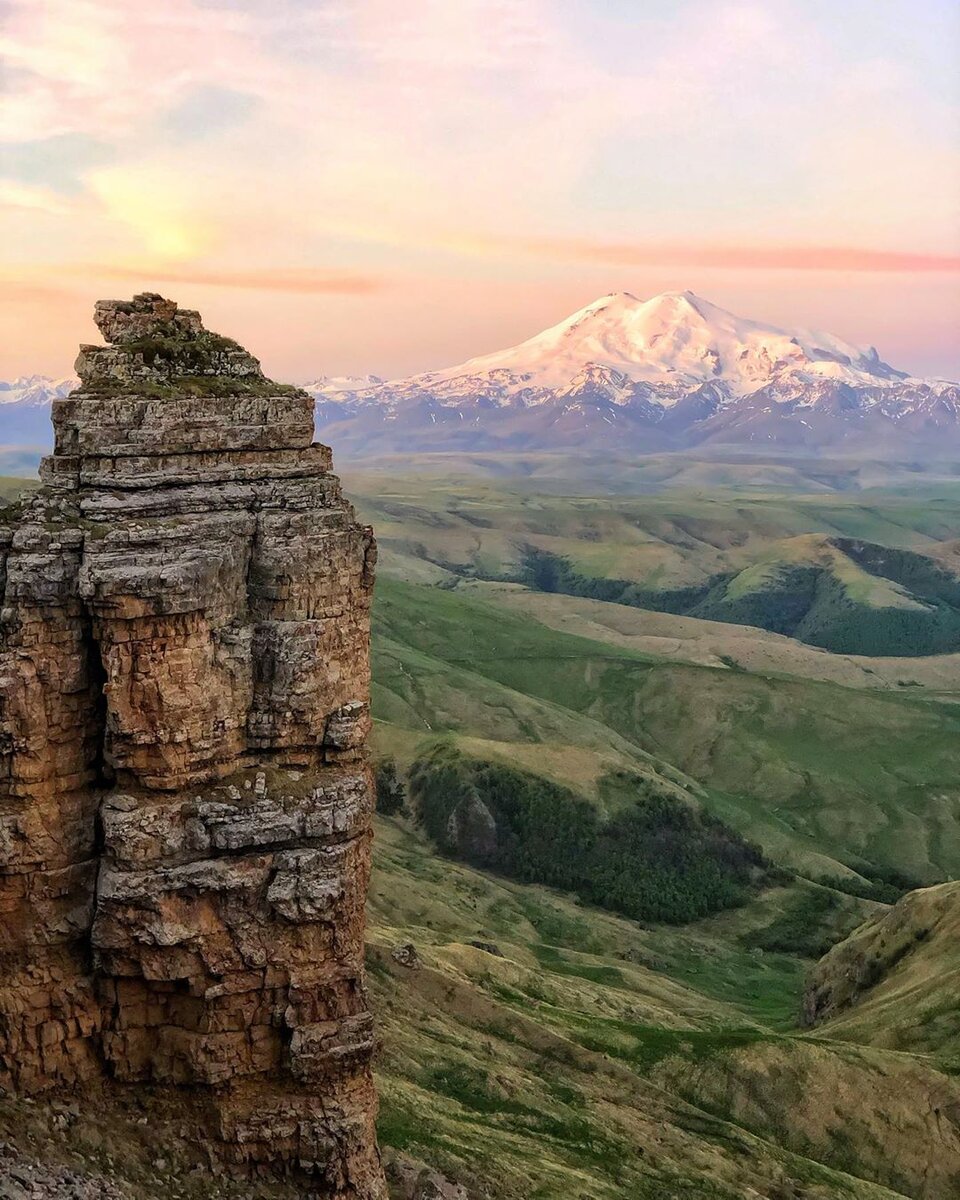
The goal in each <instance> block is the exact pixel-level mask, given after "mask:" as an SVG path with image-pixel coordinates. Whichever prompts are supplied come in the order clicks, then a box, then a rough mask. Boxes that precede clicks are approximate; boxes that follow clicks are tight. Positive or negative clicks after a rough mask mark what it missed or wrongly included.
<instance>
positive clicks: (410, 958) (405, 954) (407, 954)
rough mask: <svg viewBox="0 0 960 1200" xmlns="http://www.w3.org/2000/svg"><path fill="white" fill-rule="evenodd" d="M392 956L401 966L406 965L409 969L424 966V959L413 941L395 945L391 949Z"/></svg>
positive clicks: (414, 969) (418, 968)
mask: <svg viewBox="0 0 960 1200" xmlns="http://www.w3.org/2000/svg"><path fill="white" fill-rule="evenodd" d="M390 957H391V958H392V959H393V961H394V962H398V963H399V964H400V966H401V967H406V968H407V970H409V971H419V970H420V968H421V967H422V966H423V960H422V959H421V957H420V955H419V954H418V953H417V948H416V946H415V945H414V944H413V942H404V943H403V944H402V945H400V946H394V948H393V949H392V950H391V951H390Z"/></svg>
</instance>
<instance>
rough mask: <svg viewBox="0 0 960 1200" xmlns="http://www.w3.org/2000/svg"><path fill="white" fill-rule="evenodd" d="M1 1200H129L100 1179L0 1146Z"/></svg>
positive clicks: (4, 1145) (119, 1190) (6, 1146)
mask: <svg viewBox="0 0 960 1200" xmlns="http://www.w3.org/2000/svg"><path fill="white" fill-rule="evenodd" d="M0 1200H129V1196H128V1193H127V1192H124V1191H122V1190H121V1189H120V1188H118V1187H116V1186H115V1185H114V1183H113V1182H112V1181H111V1180H110V1179H108V1178H107V1177H106V1176H103V1175H94V1174H88V1173H87V1172H83V1171H73V1170H71V1169H70V1168H69V1167H61V1166H55V1165H53V1164H50V1163H43V1162H34V1161H31V1160H30V1159H25V1158H21V1157H20V1155H18V1154H17V1153H16V1152H15V1151H14V1150H13V1149H12V1147H10V1146H8V1145H6V1144H5V1143H3V1142H0Z"/></svg>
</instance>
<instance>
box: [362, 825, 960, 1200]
mask: <svg viewBox="0 0 960 1200" xmlns="http://www.w3.org/2000/svg"><path fill="white" fill-rule="evenodd" d="M376 846H377V851H376V866H375V871H374V877H373V881H372V885H371V893H370V929H369V950H368V982H369V986H370V989H371V993H372V1002H373V1006H374V1011H375V1012H376V1014H377V1020H378V1025H379V1028H380V1032H381V1036H382V1038H383V1042H384V1050H383V1053H382V1055H381V1058H380V1060H379V1064H378V1073H377V1077H378V1086H379V1089H380V1094H381V1118H380V1125H379V1128H380V1136H381V1143H382V1145H383V1146H384V1149H385V1152H386V1154H387V1156H388V1158H392V1157H393V1156H394V1155H396V1154H403V1155H406V1156H409V1157H411V1158H413V1159H414V1160H416V1161H425V1162H429V1163H431V1164H433V1165H434V1166H437V1167H439V1168H440V1169H442V1170H443V1171H444V1172H445V1173H446V1174H447V1175H448V1176H449V1177H450V1178H452V1179H455V1180H457V1181H459V1182H461V1183H463V1184H464V1185H466V1186H467V1187H468V1188H469V1189H470V1195H471V1196H477V1197H494V1196H495V1197H498V1198H499V1200H530V1198H531V1197H538V1198H539V1200H569V1197H570V1196H571V1195H573V1196H577V1197H581V1196H582V1197H589V1198H590V1200H624V1198H625V1197H630V1200H637V1198H639V1200H644V1198H648V1200H654V1198H655V1200H661V1198H664V1200H680V1198H681V1197H682V1198H683V1200H743V1197H746V1196H763V1197H769V1198H777V1200H798V1198H803V1200H881V1198H883V1200H893V1198H894V1197H901V1198H902V1197H907V1196H909V1197H915V1198H917V1200H920V1198H923V1200H951V1198H952V1197H953V1196H954V1195H955V1194H956V1191H955V1188H956V1184H957V1181H958V1180H960V1116H958V1114H960V1081H958V1080H957V1079H955V1078H953V1077H951V1076H949V1075H947V1074H944V1073H943V1072H942V1071H939V1070H937V1069H936V1065H935V1064H932V1063H930V1062H929V1061H928V1060H926V1059H925V1058H923V1057H916V1056H913V1055H910V1054H904V1053H893V1052H890V1051H886V1050H883V1049H875V1048H868V1047H860V1046H854V1045H851V1044H849V1043H847V1042H840V1041H834V1040H831V1039H830V1038H829V1037H824V1036H821V1035H819V1034H816V1035H813V1036H811V1035H809V1034H798V1033H795V1032H792V1030H793V1029H794V1027H795V1020H796V1014H797V1012H798V1011H799V1007H798V1006H799V1002H800V995H801V991H802V986H803V974H804V970H805V967H806V963H805V961H804V960H803V959H801V958H799V957H798V956H797V955H795V954H790V953H785V952H780V951H767V952H762V953H761V952H759V951H758V949H757V948H756V947H755V946H754V945H753V939H754V938H755V937H756V936H757V934H758V933H759V932H760V931H762V930H765V929H766V928H768V926H769V925H770V923H771V919H773V920H774V921H776V920H780V921H781V922H782V921H784V920H787V922H789V917H790V913H791V912H793V911H794V910H795V908H796V906H797V904H798V902H799V903H800V904H801V906H803V905H804V904H805V903H807V900H806V898H807V897H809V896H810V895H812V894H814V893H815V891H816V889H811V888H810V887H809V885H797V884H795V885H792V886H791V887H789V888H776V889H773V890H771V891H768V892H766V893H765V894H764V895H763V896H762V897H761V898H758V899H756V900H753V901H751V902H750V903H748V904H747V905H746V906H744V907H741V908H739V909H735V910H730V911H727V912H724V913H721V914H719V915H717V916H713V917H710V918H708V919H706V920H701V921H698V922H694V923H691V924H688V925H686V926H683V927H681V928H679V929H678V928H677V927H675V926H671V927H663V926H657V925H653V926H648V925H638V924H636V923H635V922H632V921H627V920H624V919H622V918H620V917H617V916H615V915H613V914H611V913H606V912H602V911H600V910H598V909H595V908H592V907H590V906H586V905H578V904H576V903H575V902H574V901H573V900H572V899H571V898H570V897H569V896H566V895H564V894H562V893H559V892H553V891H549V890H547V889H545V888H543V887H538V886H531V885H529V884H521V883H518V882H513V881H510V880H507V879H504V878H501V877H496V876H492V875H489V874H487V873H485V872H483V871H480V870H477V869H475V868H472V867H469V866H464V865H459V864H457V863H452V862H450V861H447V860H441V859H437V858H436V857H434V856H433V855H432V854H431V852H430V849H429V846H428V845H426V844H425V843H424V841H423V840H422V836H421V835H420V834H418V833H417V832H416V831H415V830H414V829H413V828H412V827H411V825H410V824H409V822H407V821H397V820H392V819H391V820H383V819H380V820H379V821H378V823H377V837H376ZM838 903H839V904H840V905H841V907H842V908H843V913H844V915H843V922H844V923H848V922H850V921H854V922H855V921H857V920H858V917H859V915H862V912H863V911H864V909H863V908H860V907H858V905H862V904H863V902H857V901H854V900H851V899H850V898H849V897H844V896H842V895H840V896H839V897H838ZM837 928H839V927H837ZM847 928H849V924H847ZM410 944H412V945H413V946H414V947H415V949H416V955H417V959H416V961H415V963H414V965H413V966H410V965H403V963H401V962H399V961H397V959H396V958H395V957H394V954H393V952H394V950H398V948H400V947H405V946H407V945H410ZM401 957H402V958H403V962H405V963H408V964H409V963H410V961H411V960H410V958H409V956H408V955H402V956H401ZM418 964H419V965H418ZM933 1146H936V1147H937V1152H936V1154H935V1155H934V1154H932V1152H931V1151H932V1147H933Z"/></svg>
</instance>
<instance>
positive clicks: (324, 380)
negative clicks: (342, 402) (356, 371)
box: [303, 375, 385, 399]
mask: <svg viewBox="0 0 960 1200" xmlns="http://www.w3.org/2000/svg"><path fill="white" fill-rule="evenodd" d="M384 382H385V380H383V379H381V378H380V376H379V375H318V376H317V378H316V379H312V380H311V381H310V382H309V383H305V384H304V385H303V390H304V391H305V392H309V393H310V395H311V396H316V397H317V399H319V398H320V397H321V396H333V397H337V396H345V395H352V394H353V393H354V392H361V391H364V390H366V389H367V388H372V387H379V386H380V384H381V383H384Z"/></svg>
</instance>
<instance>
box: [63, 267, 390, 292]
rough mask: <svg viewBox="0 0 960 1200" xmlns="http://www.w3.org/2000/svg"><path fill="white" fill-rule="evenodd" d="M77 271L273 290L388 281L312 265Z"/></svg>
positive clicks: (363, 288) (366, 288) (356, 287)
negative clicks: (236, 268) (243, 268)
mask: <svg viewBox="0 0 960 1200" xmlns="http://www.w3.org/2000/svg"><path fill="white" fill-rule="evenodd" d="M76 273H78V274H82V275H87V276H89V275H96V276H98V277H99V278H102V279H124V280H132V281H134V282H137V283H139V284H140V285H141V286H143V287H146V286H148V285H149V284H150V283H192V284H197V285H198V286H206V287H217V288H251V289H254V290H256V289H261V288H262V289H264V290H265V291H273V292H303V293H309V294H318V293H334V294H341V295H367V294H368V293H370V292H376V291H380V290H381V289H382V288H383V287H385V286H386V280H385V279H380V278H377V277H376V276H372V275H357V274H353V273H352V272H349V271H324V270H318V269H315V268H313V267H289V268H283V267H278V268H266V269H263V270H241V271H231V270H216V269H209V270H208V269H205V268H203V267H196V268H193V267H184V268H170V267H162V268H160V269H157V268H155V267H112V266H86V267H78V268H76Z"/></svg>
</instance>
